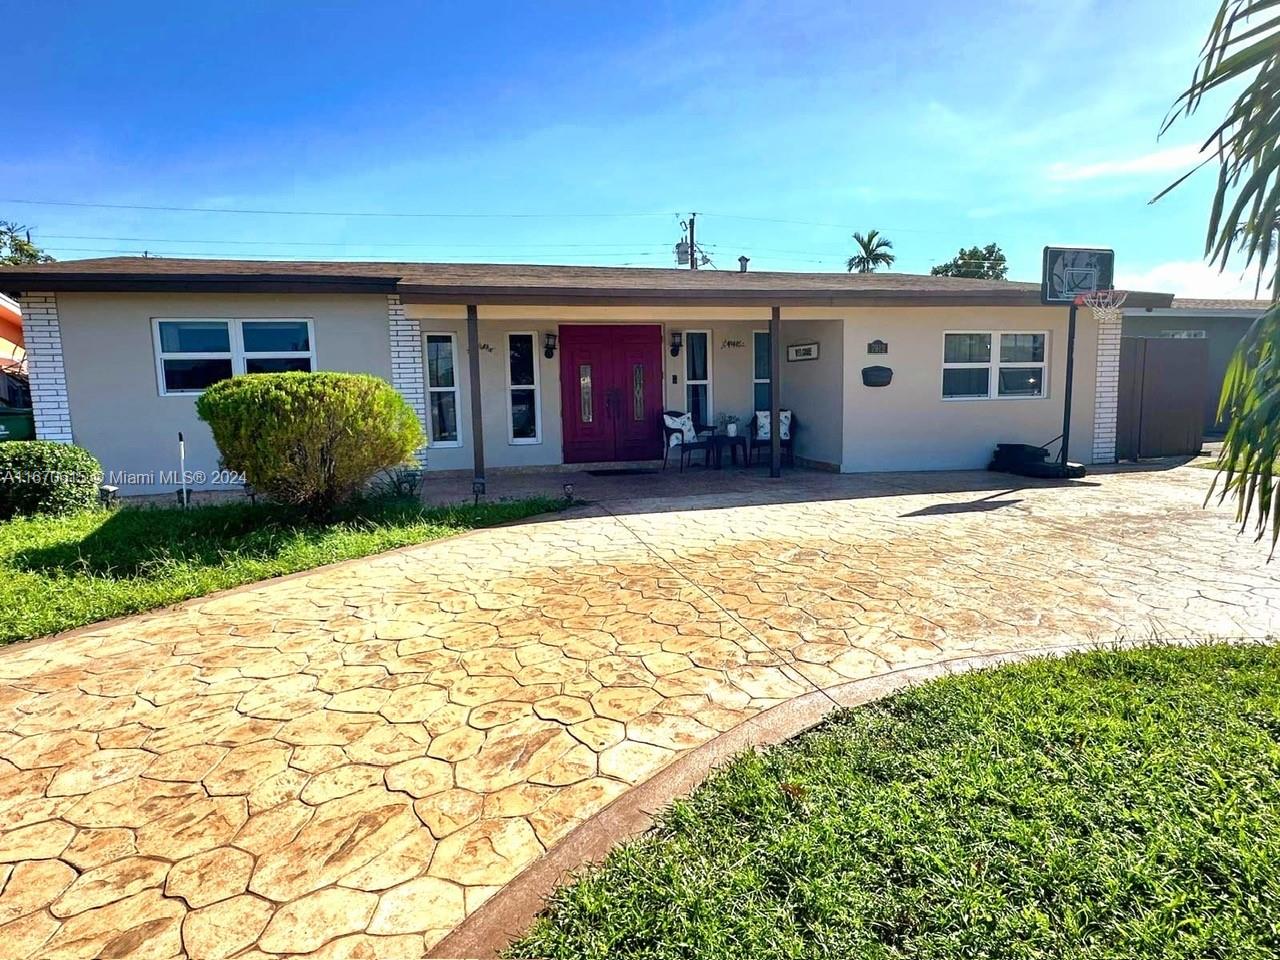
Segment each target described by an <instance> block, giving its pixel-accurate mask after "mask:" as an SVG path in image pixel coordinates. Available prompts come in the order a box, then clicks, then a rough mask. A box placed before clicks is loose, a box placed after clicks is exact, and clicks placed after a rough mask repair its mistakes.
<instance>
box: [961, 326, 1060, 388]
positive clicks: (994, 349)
mask: <svg viewBox="0 0 1280 960" xmlns="http://www.w3.org/2000/svg"><path fill="white" fill-rule="evenodd" d="M1005 334H1008V335H1010V336H1027V335H1030V336H1041V337H1044V360H1043V362H1041V363H1033V362H1031V361H1020V360H1017V361H1010V362H1008V363H1005V362H1003V361H1002V360H1001V359H1000V338H1001V337H1002V336H1004V335H1005ZM952 335H982V336H987V337H990V338H991V359H990V360H988V361H987V362H986V363H948V362H947V337H949V336H952ZM1004 367H1040V368H1041V375H1040V384H1041V387H1042V389H1041V390H1040V395H1039V396H1035V397H1020V396H1016V395H1010V396H1003V397H1002V396H1000V370H1001V369H1002V368H1004ZM1049 368H1050V354H1049V331H1048V330H944V331H943V333H942V370H943V373H942V374H940V375H939V377H938V389H939V391H940V393H941V396H942V402H943V403H969V402H972V401H975V400H976V401H980V402H986V401H988V400H1000V401H1009V400H1048V399H1049ZM947 370H987V371H989V373H988V375H987V394H986V396H981V395H974V396H971V397H948V396H947V395H946V393H945V387H944V386H943V382H944V376H945V372H946V371H947Z"/></svg>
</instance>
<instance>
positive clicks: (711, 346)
mask: <svg viewBox="0 0 1280 960" xmlns="http://www.w3.org/2000/svg"><path fill="white" fill-rule="evenodd" d="M691 333H703V334H706V336H707V379H705V380H690V379H689V354H688V352H687V351H688V349H689V334H691ZM684 349H685V351H686V353H685V356H684V365H683V366H684V370H683V373H684V378H683V379H684V406H685V412H686V413H692V412H693V411H692V410H690V409H689V388H690V387H698V386H702V385H703V384H706V387H707V422H706V423H704V424H694V426H695V427H699V426H703V427H713V426H715V417H716V394H715V387H714V386H713V384H712V379H713V378H714V376H715V373H714V368H715V364H714V363H712V355H713V354H714V353H715V341H714V340H712V339H711V331H710V330H686V331H685V332H684Z"/></svg>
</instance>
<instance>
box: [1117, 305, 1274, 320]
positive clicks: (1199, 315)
mask: <svg viewBox="0 0 1280 960" xmlns="http://www.w3.org/2000/svg"><path fill="white" fill-rule="evenodd" d="M1131 306H1134V305H1133V304H1131V303H1130V302H1128V301H1126V302H1125V305H1124V313H1125V316H1134V317H1169V318H1178V317H1181V318H1182V319H1184V320H1204V319H1212V318H1214V317H1218V318H1221V319H1223V320H1256V319H1257V318H1258V317H1260V316H1262V315H1263V314H1264V313H1266V311H1265V310H1257V309H1249V310H1235V309H1229V310H1223V309H1214V308H1212V307H1149V306H1145V305H1143V304H1141V303H1140V304H1137V305H1136V307H1134V309H1130V307H1131Z"/></svg>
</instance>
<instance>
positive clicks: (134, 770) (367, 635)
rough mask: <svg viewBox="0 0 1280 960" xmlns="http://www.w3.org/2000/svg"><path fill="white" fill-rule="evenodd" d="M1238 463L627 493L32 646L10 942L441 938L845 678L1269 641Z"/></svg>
mask: <svg viewBox="0 0 1280 960" xmlns="http://www.w3.org/2000/svg"><path fill="white" fill-rule="evenodd" d="M1209 478H1210V474H1209V473H1207V472H1204V471H1199V470H1193V469H1189V468H1183V469H1179V470H1175V471H1171V472H1167V473H1116V474H1111V475H1104V476H1100V477H1097V478H1093V479H1094V480H1095V481H1096V482H1091V483H1089V484H1081V485H1075V486H1072V487H1069V488H1067V487H1057V488H1053V487H1043V486H1041V487H1031V488H1027V489H1019V490H1005V491H1003V492H1001V491H998V490H997V489H996V488H994V487H993V486H992V484H993V483H999V482H1001V481H999V480H998V479H996V478H993V477H991V476H989V475H981V474H973V475H952V476H950V477H939V476H932V477H930V476H920V475H916V476H906V475H900V476H889V477H878V478H865V477H863V478H853V477H826V476H815V475H804V474H800V475H797V476H796V477H795V478H793V479H792V480H791V481H789V482H786V483H784V484H782V485H780V486H776V487H771V488H769V489H771V490H772V491H773V494H772V496H773V497H774V498H775V499H778V500H783V501H785V500H787V499H788V498H791V497H797V498H802V499H799V500H798V502H774V503H749V502H743V503H740V504H738V505H728V504H729V501H727V500H726V498H725V497H724V496H723V495H715V496H708V497H690V498H687V499H685V500H682V501H663V502H647V501H631V502H626V501H614V502H610V503H607V504H605V505H604V506H593V507H586V508H582V509H580V510H577V511H576V512H574V513H571V514H568V515H564V516H562V517H559V518H556V519H554V520H551V521H548V522H541V523H538V522H534V523H528V524H525V525H523V526H519V527H514V528H509V529H501V530H490V531H483V532H479V533H476V534H473V535H468V536H465V537H461V538H458V539H455V540H451V541H445V542H438V543H435V544H430V545H426V546H423V547H418V548H413V549H409V550H404V551H400V552H397V553H393V554H387V555H384V556H381V557H378V558H375V559H371V560H367V561H361V562H355V563H348V564H343V565H340V566H337V567H334V568H330V569H326V570H323V571H319V572H316V573H313V574H310V575H306V576H301V577H297V578H293V579H288V580H282V581H276V582H273V583H268V584H265V585H262V586H258V587H255V588H251V589H248V590H244V591H239V592H235V593H232V594H229V595H226V596H222V597H217V598H213V599H209V600H205V601H203V602H197V603H194V604H191V605H189V606H187V607H185V608H181V609H177V610H171V611H166V612H162V613H158V614H155V615H151V616H146V617H140V618H135V619H132V620H129V621H125V622H122V623H117V624H113V625H109V626H104V627H101V628H98V629H95V630H91V631H88V632H80V633H78V634H76V635H74V636H70V637H64V638H59V639H56V640H54V641H51V642H45V643H35V644H29V645H26V646H24V647H19V648H13V649H10V650H8V651H6V652H3V653H0V679H3V681H4V684H3V689H2V690H0V701H2V703H3V713H2V716H3V724H2V725H0V726H2V727H3V732H0V757H3V760H2V761H0V831H2V832H0V865H2V866H0V882H2V883H3V884H4V886H3V892H2V894H0V924H3V926H0V944H3V948H2V952H3V954H4V955H5V956H6V957H22V956H35V957H48V958H54V957H94V956H102V957H125V956H128V957H155V958H163V957H172V956H179V955H184V954H185V955H189V956H193V957H201V958H205V957H223V956H236V955H239V956H254V957H261V956H263V955H281V954H288V955H295V954H306V955H308V956H316V957H320V956H323V957H338V956H370V957H372V956H387V957H413V956H419V955H421V954H423V953H424V952H426V951H427V950H429V949H430V948H431V946H432V945H433V944H435V943H436V942H437V941H439V940H440V939H441V938H442V937H443V936H444V935H445V934H446V933H447V932H448V931H449V930H450V929H451V928H453V927H455V926H456V925H457V924H458V923H459V922H461V921H462V919H463V918H464V917H465V916H466V915H467V914H468V913H469V912H471V911H474V910H475V909H476V908H477V907H478V906H479V905H480V904H481V903H482V902H484V901H485V900H486V899H487V898H489V897H490V896H491V895H492V894H493V893H494V892H495V891H497V890H498V889H499V888H500V887H501V886H502V885H503V884H504V883H506V882H507V881H509V880H511V879H512V878H513V877H514V876H516V875H517V874H518V873H519V872H520V871H521V870H522V869H524V868H525V867H526V866H528V865H529V864H530V863H531V862H532V861H533V860H534V859H535V858H537V857H539V856H540V855H541V854H542V853H543V851H544V850H546V849H547V848H549V847H550V846H551V845H553V844H555V843H556V842H557V841H559V840H561V839H562V838H564V837H565V836H566V834H567V833H568V832H569V831H571V830H573V829H574V827H575V826H576V825H577V824H579V823H581V822H582V821H583V820H584V819H585V818H587V817H589V816H591V815H592V814H593V813H596V812H598V811H599V810H600V809H601V808H603V807H604V806H605V805H606V804H608V803H609V802H610V800H612V799H613V798H614V797H616V796H618V795H619V794H620V793H622V792H623V791H626V790H627V789H628V787H629V786H630V785H633V784H636V783H637V782H639V781H641V780H644V779H645V778H646V777H648V776H650V775H651V774H652V773H653V772H654V771H656V770H658V769H660V768H662V767H663V766H664V765H666V764H669V763H670V762H671V761H672V760H673V759H674V758H676V757H677V756H679V755H680V754H681V753H682V752H685V751H688V750H690V749H691V748H693V747H695V746H698V745H700V744H702V743H704V742H706V741H708V740H709V739H711V738H714V737H716V736H717V734H718V733H720V732H721V731H725V730H727V729H729V728H731V727H733V726H735V725H736V724H739V723H740V722H742V721H743V720H744V719H745V718H748V717H751V716H753V715H755V714H757V713H759V712H760V711H763V710H765V709H767V708H769V707H771V706H773V705H775V704H778V703H780V702H782V701H785V700H787V699H789V698H792V697H796V696H797V695H799V694H802V693H804V692H806V691H808V690H811V689H812V688H813V687H814V686H815V685H819V686H824V685H834V684H838V683H840V682H842V681H844V680H846V679H850V678H859V677H865V676H868V675H870V674H874V673H877V672H881V671H885V670H886V669H889V668H894V667H900V666H904V665H913V664H920V663H925V662H929V661H934V660H938V659H942V658H947V657H953V656H957V655H964V654H971V653H981V652H991V651H1000V650H1011V649H1013V650H1016V649H1019V648H1029V647H1034V646H1042V645H1045V644H1048V643H1054V642H1060V641H1080V640H1089V639H1098V640H1105V639H1111V638H1116V637H1118V636H1124V637H1129V638H1132V637H1140V636H1143V635H1146V634H1163V635H1167V636H1186V635H1214V634H1218V635H1258V636H1260V635H1263V634H1266V633H1268V632H1270V631H1273V630H1275V629H1276V628H1277V626H1280V585H1278V584H1277V580H1276V568H1275V567H1268V566H1266V565H1265V564H1264V557H1265V551H1264V550H1263V549H1262V548H1261V547H1259V546H1258V545H1256V544H1253V543H1252V542H1250V541H1248V540H1242V539H1238V538H1236V536H1235V535H1234V532H1233V530H1232V527H1231V526H1230V524H1229V522H1228V519H1227V517H1226V514H1225V513H1224V512H1223V511H1221V510H1212V511H1203V510H1201V508H1200V502H1201V499H1202V497H1203V495H1204V491H1205V489H1206V487H1207V484H1208V481H1209ZM752 489H753V490H757V491H758V487H756V486H753V487H752ZM753 496H757V497H758V493H754V494H753V493H748V494H745V495H743V496H742V497H741V499H742V500H744V501H748V500H750V499H751V498H752V497H753Z"/></svg>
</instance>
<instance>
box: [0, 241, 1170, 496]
mask: <svg viewBox="0 0 1280 960" xmlns="http://www.w3.org/2000/svg"><path fill="white" fill-rule="evenodd" d="M0 290H3V291H7V292H10V293H11V294H12V295H13V296H14V297H15V298H16V299H17V300H18V301H19V302H20V303H21V305H22V320H23V326H24V333H25V338H26V344H27V349H28V367H29V371H30V376H31V391H32V396H33V404H34V407H35V417H36V424H37V430H38V433H39V435H40V436H42V437H46V438H51V439H55V440H63V441H69V442H75V443H78V444H80V445H82V446H84V447H86V448H88V449H89V450H90V451H92V452H93V453H94V454H95V455H96V456H97V457H98V458H99V459H100V460H101V461H102V463H103V465H104V468H105V469H106V470H107V471H108V473H109V474H110V475H111V476H113V477H114V478H115V479H116V480H117V481H118V483H117V485H118V486H120V487H121V491H122V492H123V493H143V492H157V491H160V490H164V489H173V484H172V483H168V484H166V483H165V482H164V480H163V475H164V472H165V471H172V470H173V469H174V468H175V467H176V461H177V435H178V433H179V431H181V432H182V433H183V434H184V435H185V437H186V450H187V467H188V469H189V470H193V471H201V472H202V473H204V475H205V476H206V477H214V475H215V472H216V468H217V465H218V452H217V450H216V448H215V446H214V443H213V439H212V436H211V435H210V432H209V430H208V428H207V427H206V426H205V425H204V424H202V423H201V422H200V421H199V419H198V418H197V417H196V413H195V403H194V400H195V396H196V395H197V394H198V393H199V392H200V390H201V389H202V388H204V387H205V386H207V385H208V384H210V383H212V382H214V381H216V380H218V379H221V378H224V377H227V376H234V375H237V374H242V373H252V372H255V371H272V370H353V371H365V372H368V373H373V374H376V375H378V376H380V377H383V378H385V379H387V380H388V381H390V382H391V383H392V384H393V385H394V386H395V387H396V388H397V389H399V390H400V391H401V392H402V393H403V395H404V396H405V397H406V398H407V399H408V401H409V402H410V403H411V404H412V405H413V407H414V408H415V409H416V410H417V411H418V413H419V415H420V416H421V417H422V420H423V422H424V424H425V426H426V428H427V432H428V435H429V437H430V444H429V447H428V449H427V450H426V451H425V466H426V469H427V470H429V471H475V472H476V473H478V474H480V475H482V476H483V474H484V471H485V470H486V469H489V470H492V469H500V468H543V467H555V466H559V465H561V464H590V463H609V462H617V461H637V460H653V459H657V458H660V457H661V455H662V446H663V443H664V435H663V431H662V411H663V410H681V411H690V412H692V413H693V414H694V418H695V419H696V420H697V421H699V422H702V423H715V422H716V421H717V419H718V418H719V417H720V416H722V415H730V414H731V415H734V416H737V417H738V418H739V419H740V421H741V423H742V425H743V428H744V429H745V427H746V424H747V422H748V421H749V419H750V418H751V417H752V415H753V413H754V412H755V411H756V410H769V409H771V408H772V409H779V408H780V409H787V410H791V411H792V412H793V415H794V417H795V420H796V424H797V430H796V433H795V438H794V444H795V455H796V460H797V462H799V463H802V464H808V465H810V466H816V467H820V468H825V469H829V470H837V471H845V472H856V471H886V470H930V469H957V468H980V467H983V466H985V465H986V463H987V462H988V460H989V458H990V455H991V452H992V448H993V446H994V444H995V443H997V442H1002V441H1011V442H1021V443H1034V444H1042V443H1046V442H1049V441H1051V440H1053V439H1054V438H1056V437H1057V436H1058V435H1059V434H1060V433H1061V428H1062V418H1063V401H1064V397H1065V394H1066V390H1065V386H1066V369H1067V352H1068V351H1067V334H1068V312H1069V310H1068V308H1067V307H1065V306H1044V305H1042V304H1041V301H1040V288H1039V286H1038V285H1037V284H1029V283H1014V282H1008V281H988V280H974V279H957V278H950V277H933V276H911V275H903V274H887V273H886V274H879V273H873V274H842V273H823V274H806V273H765V272H752V273H747V272H720V271H714V270H698V271H691V270H676V269H631V268H618V267H577V266H533V265H499V264H433V263H328V262H325V263H316V262H271V263H264V262H246V261H234V260H185V259H168V258H133V257H120V258H107V259H99V260H80V261H65V262H60V263H49V264H39V265H27V266H20V267H10V268H0ZM1129 303H1130V304H1131V305H1133V306H1135V307H1146V306H1150V307H1152V308H1155V309H1166V308H1168V307H1169V306H1170V303H1171V298H1170V297H1169V296H1168V295H1165V294H1158V293H1137V292H1134V293H1131V294H1130V297H1129ZM1119 328H1120V324H1119V322H1116V323H1114V324H1103V325H1101V326H1100V325H1099V323H1098V322H1097V321H1096V320H1095V318H1094V317H1093V314H1092V311H1090V310H1088V309H1081V310H1080V311H1079V323H1078V331H1077V335H1076V340H1075V353H1074V377H1073V378H1072V379H1073V384H1074V390H1073V399H1072V412H1071V445H1070V453H1071V457H1072V459H1075V460H1079V461H1083V462H1085V463H1107V462H1110V461H1112V460H1113V459H1114V456H1115V416H1116V392H1117V382H1116V377H1117V365H1118V357H1119V343H1120V329H1119ZM886 381H887V382H886ZM874 384H883V385H874ZM775 387H776V394H775V392H774V388H775ZM773 422H775V423H776V422H778V420H777V418H776V417H775V418H774V421H773ZM211 482H212V481H211Z"/></svg>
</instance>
